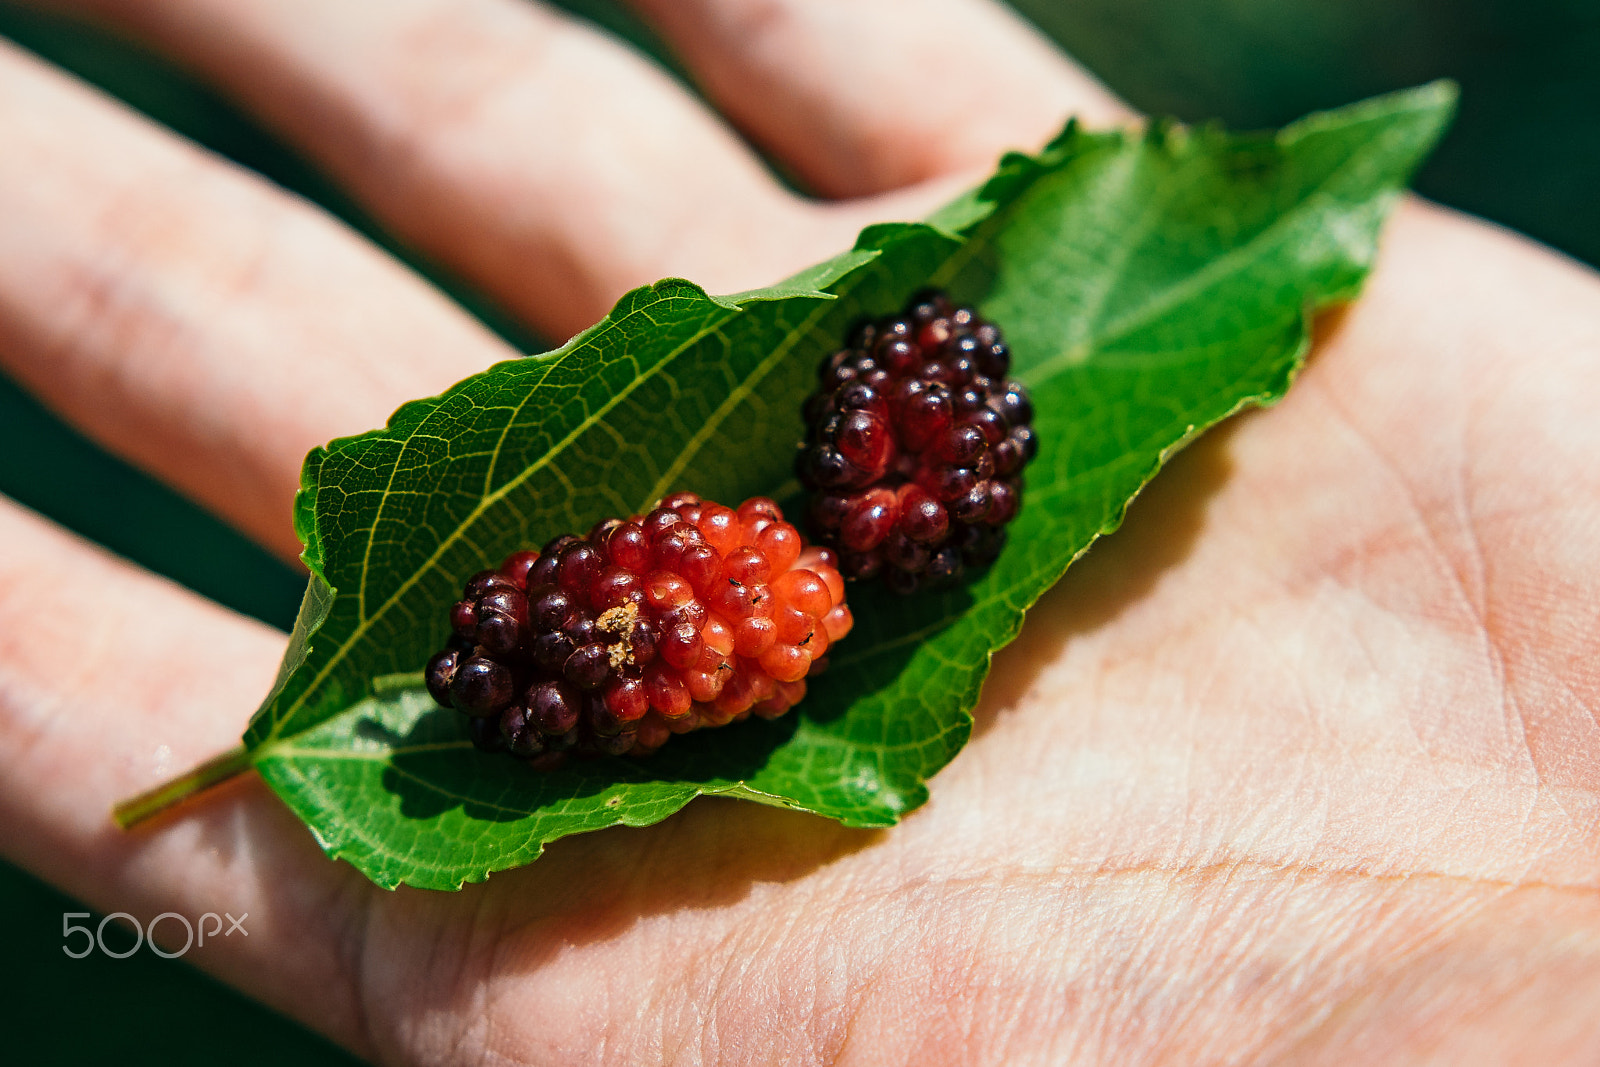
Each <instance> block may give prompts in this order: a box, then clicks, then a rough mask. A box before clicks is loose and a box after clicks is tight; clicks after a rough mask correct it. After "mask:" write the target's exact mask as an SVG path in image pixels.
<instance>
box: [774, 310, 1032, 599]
mask: <svg viewBox="0 0 1600 1067" xmlns="http://www.w3.org/2000/svg"><path fill="white" fill-rule="evenodd" d="M1010 369H1011V351H1010V349H1009V348H1008V347H1007V346H1006V343H1005V340H1004V338H1003V337H1002V336H1001V334H1000V329H999V327H997V326H995V325H994V324H993V323H990V322H986V321H984V320H983V319H981V318H979V317H978V315H977V313H976V312H974V311H973V310H972V309H971V308H967V307H956V306H954V305H953V304H952V303H951V302H950V300H949V299H948V298H947V297H946V296H945V295H944V294H943V293H939V292H925V293H921V294H919V295H918V296H916V297H914V298H913V299H912V301H911V303H910V304H909V305H908V306H907V307H906V309H905V311H904V312H903V313H902V314H900V315H897V316H890V317H888V318H884V319H880V320H878V321H876V322H870V323H867V324H866V325H864V326H862V327H861V328H860V330H859V331H858V332H857V333H856V335H855V336H854V338H853V339H852V341H851V343H850V347H848V348H845V349H842V350H841V351H838V352H835V353H834V354H833V355H831V356H829V357H828V359H827V360H825V361H824V362H823V364H822V366H821V368H820V369H819V376H820V378H821V389H820V391H818V392H817V393H816V394H814V395H813V396H812V397H811V398H810V399H809V400H807V401H806V409H805V417H806V423H807V425H808V427H809V428H810V432H809V437H808V439H807V441H806V443H805V444H804V445H802V446H801V450H800V455H799V458H798V461H797V464H796V470H797V473H798V475H799V478H800V481H801V482H802V484H804V485H805V486H806V488H808V489H810V490H812V491H813V493H814V494H815V495H814V496H813V497H812V502H811V511H810V525H811V528H812V532H813V533H814V535H815V536H816V538H817V539H818V540H819V541H821V542H823V543H825V544H827V545H830V546H832V547H834V548H836V549H837V550H838V551H839V553H840V569H841V571H842V572H843V573H844V575H845V576H846V577H849V578H862V579H868V578H874V577H877V576H878V575H880V574H881V575H882V576H883V578H884V581H885V582H886V584H887V585H888V586H889V587H890V588H891V589H893V590H895V591H896V592H900V593H910V592H913V591H915V590H916V589H918V588H919V587H922V586H924V585H938V584H946V583H949V582H953V581H955V580H956V579H958V578H960V577H961V575H962V573H963V572H964V570H965V569H966V568H968V567H983V566H987V565H988V564H990V563H992V562H993V561H994V559H995V557H996V556H998V555H999V554H1000V549H1001V547H1002V546H1003V545H1004V544H1005V526H1006V524H1007V523H1009V522H1010V521H1011V520H1012V519H1014V518H1016V515H1017V511H1018V509H1019V508H1020V507H1021V505H1022V468H1023V467H1024V466H1026V465H1027V464H1028V462H1029V461H1030V460H1032V459H1033V457H1034V455H1035V454H1036V453H1037V452H1038V440H1037V438H1036V437H1035V435H1034V431H1033V426H1032V422H1033V405H1032V403H1031V402H1030V401H1029V399H1028V394H1027V391H1026V390H1024V389H1023V387H1022V386H1021V385H1020V384H1018V383H1017V382H1015V381H1012V380H1010V379H1009V378H1007V377H1006V375H1007V373H1008V372H1009V371H1010Z"/></svg>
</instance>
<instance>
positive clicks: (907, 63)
mask: <svg viewBox="0 0 1600 1067" xmlns="http://www.w3.org/2000/svg"><path fill="white" fill-rule="evenodd" d="M631 3H632V5H633V6H634V7H636V8H638V9H639V10H640V11H641V12H642V13H643V14H645V15H646V16H647V17H648V18H649V20H650V21H651V22H652V23H653V24H654V25H655V26H656V27H657V28H658V29H659V30H660V31H661V33H662V34H663V36H664V37H665V38H666V40H667V41H668V42H669V43H670V44H671V45H672V47H673V49H674V50H675V51H676V52H677V53H678V54H679V55H681V56H682V57H683V59H684V61H685V62H686V63H687V64H688V66H689V69H690V70H691V71H692V72H693V74H694V76H695V78H696V80H697V81H698V82H699V83H700V85H701V86H703V87H704V89H705V91H706V93H707V94H708V95H709V96H710V97H711V99H712V100H713V101H715V103H716V104H717V106H718V107H719V108H720V109H721V110H722V111H723V113H724V114H726V115H727V116H728V117H729V118H731V119H732V120H733V121H734V122H735V123H736V124H738V125H739V126H740V128H742V129H744V130H746V131H747V132H748V133H749V134H750V135H751V137H753V138H754V139H755V140H756V141H757V142H758V143H760V144H762V145H765V146H767V147H768V148H769V149H770V150H772V151H773V152H774V153H776V154H777V155H778V156H780V157H781V158H783V159H784V160H786V161H787V162H788V163H789V164H790V165H791V166H792V167H794V168H795V169H796V171H798V172H799V174H800V175H801V176H802V177H804V178H805V179H806V180H807V181H809V182H811V183H812V184H813V185H814V186H815V187H816V188H817V189H819V190H820V191H822V192H824V193H826V194H828V195H830V196H862V195H865V194H871V193H878V192H881V191H883V190H886V189H898V188H901V187H902V186H908V185H913V184H915V183H918V182H923V181H926V180H928V179H931V178H935V177H938V176H941V175H945V174H958V173H961V174H964V173H966V172H969V171H976V172H978V173H979V174H980V176H981V173H982V172H983V171H986V170H987V169H988V168H990V167H992V166H993V165H994V162H995V160H996V158H997V157H998V156H999V155H1000V153H1002V152H1003V151H1005V150H1007V149H1024V150H1030V151H1031V150H1034V149H1037V148H1038V147H1040V146H1041V145H1042V144H1043V143H1044V142H1045V141H1046V140H1047V139H1048V138H1049V137H1050V136H1051V135H1052V134H1054V133H1055V132H1056V131H1057V130H1059V129H1060V128H1061V125H1062V123H1063V122H1065V121H1066V119H1067V117H1068V116H1069V115H1076V116H1078V117H1079V118H1080V119H1082V120H1083V121H1085V122H1087V123H1090V124H1092V125H1103V124H1109V123H1118V122H1126V121H1128V120H1129V119H1130V118H1131V117H1132V113H1131V112H1130V111H1129V110H1128V108H1127V107H1126V106H1124V105H1123V104H1122V103H1121V102H1120V101H1118V100H1117V99H1116V97H1114V96H1113V95H1112V94H1111V93H1110V92H1109V91H1107V90H1106V89H1105V87H1104V86H1102V85H1101V84H1100V83H1099V82H1097V81H1095V80H1094V78H1092V77H1091V76H1090V75H1088V74H1086V73H1085V72H1084V71H1083V70H1081V69H1080V68H1079V67H1077V66H1076V65H1074V64H1073V63H1072V62H1071V61H1070V60H1068V59H1067V58H1066V57H1065V56H1063V55H1062V54H1061V53H1060V51H1058V50H1057V49H1056V48H1055V47H1054V45H1052V44H1051V43H1050V42H1049V41H1048V40H1047V39H1046V38H1045V37H1044V36H1043V35H1042V34H1040V33H1039V32H1038V31H1037V30H1035V29H1034V28H1033V27H1031V26H1029V25H1028V24H1027V23H1026V22H1024V21H1023V20H1022V19H1021V18H1019V17H1018V16H1017V15H1016V14H1014V13H1013V12H1011V11H1010V10H1009V9H1007V8H1005V7H1002V6H1001V5H1000V4H997V3H992V2H990V0H631Z"/></svg>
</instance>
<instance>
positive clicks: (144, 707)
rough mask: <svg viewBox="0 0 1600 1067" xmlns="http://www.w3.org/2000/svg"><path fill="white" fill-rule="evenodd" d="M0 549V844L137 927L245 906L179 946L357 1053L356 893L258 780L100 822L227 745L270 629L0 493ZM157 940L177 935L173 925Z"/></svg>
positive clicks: (354, 879) (277, 651)
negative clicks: (173, 809) (149, 820)
mask: <svg viewBox="0 0 1600 1067" xmlns="http://www.w3.org/2000/svg"><path fill="white" fill-rule="evenodd" d="M0 543H3V544H4V545H5V546H6V551H5V552H4V553H0V632H4V633H5V634H6V635H7V639H6V641H5V642H4V643H3V644H0V852H3V853H4V854H5V856H6V857H7V858H8V859H10V860H13V861H15V862H17V863H20V864H22V865H23V866H25V867H28V868H30V869H32V870H33V871H35V872H37V873H38V874H40V875H42V876H43V877H45V878H47V879H49V880H50V881H52V882H54V883H56V884H57V885H60V886H62V887H64V888H65V889H66V890H68V891H69V892H71V893H72V894H73V895H75V896H77V897H79V898H80V899H82V900H85V901H87V902H89V903H90V904H91V905H93V906H94V907H96V908H98V909H100V910H102V911H104V912H106V913H110V912H116V911H122V912H127V913H129V914H131V915H133V916H134V917H135V918H136V919H138V920H140V921H141V922H142V923H145V924H148V923H149V921H150V920H151V919H152V918H154V917H155V916H157V915H159V914H161V913H162V912H166V911H172V912H176V913H178V914H179V915H181V916H183V917H184V918H186V919H188V920H189V921H190V923H191V924H193V923H196V922H198V921H199V919H200V917H201V916H202V915H204V914H205V913H207V912H214V913H217V914H218V915H219V916H221V915H222V914H224V913H227V914H231V915H232V916H234V917H241V916H246V915H248V918H245V919H244V925H243V929H244V931H245V934H246V935H247V936H240V935H238V934H234V935H233V936H220V935H219V936H215V937H213V938H211V939H208V940H207V941H206V942H205V944H204V945H200V946H194V947H193V950H192V951H190V952H188V953H186V955H185V958H187V959H189V960H190V961H191V962H195V963H198V964H199V965H200V966H202V967H204V968H205V969H206V970H208V971H211V972H213V973H215V974H217V975H219V976H221V977H222V978H224V979H226V980H228V981H230V982H233V983H235V984H237V985H239V986H241V987H242V988H244V989H245V990H247V991H248V992H250V993H251V994H252V995H255V996H258V997H261V998H262V999H265V1000H266V1001H267V1002H268V1003H270V1004H272V1005H274V1006H275V1007H277V1008H279V1009H281V1010H283V1011H286V1012H288V1013H290V1014H291V1015H294V1016H295V1017H297V1018H299V1019H302V1020H304V1021H306V1022H308V1023H309V1024H310V1025H312V1026H314V1027H316V1028H317V1029H319V1030H321V1031H323V1032H324V1033H327V1034H330V1035H331V1036H333V1037H334V1038H336V1039H337V1040H340V1041H342V1042H344V1043H346V1044H349V1045H352V1046H353V1047H355V1048H356V1049H357V1050H358V1051H359V1050H361V1040H362V1031H361V1025H360V1022H359V1019H360V1009H359V1006H358V1005H356V1004H355V1003H354V1002H353V1001H352V999H351V997H350V996H349V991H350V989H351V988H352V986H353V983H352V982H351V981H350V969H351V967H352V966H353V965H354V964H353V962H352V961H353V960H354V959H355V958H356V956H355V948H354V946H353V944H352V941H351V934H352V931H354V930H357V929H358V927H357V926H356V924H355V918H356V917H357V916H359V915H360V913H361V909H362V908H363V907H364V906H365V904H364V901H365V899H366V896H367V895H368V893H369V890H370V888H371V887H370V886H369V885H368V884H367V883H365V882H364V881H362V880H361V879H360V876H359V875H356V873H355V872H354V871H353V870H351V869H349V868H347V867H344V866H343V865H336V864H333V863H330V862H328V861H327V860H326V859H325V858H323V857H322V855H321V854H320V852H319V851H318V850H317V848H316V845H315V844H314V843H313V841H312V840H311V837H310V835H309V834H307V833H306V832H305V830H304V828H303V827H301V826H299V825H298V824H297V823H296V822H295V820H294V818H293V816H291V815H290V814H289V812H288V811H287V810H286V809H285V808H284V807H283V806H282V805H281V804H280V803H278V802H277V801H276V800H275V799H273V798H272V797H271V796H270V795H269V794H268V793H267V791H266V789H265V787H264V786H263V785H262V784H261V782H260V780H259V779H256V778H254V777H253V776H252V777H251V778H249V779H246V780H241V781H239V782H237V783H232V784H230V785H228V786H224V787H222V788H221V789H219V790H217V791H216V792H215V793H213V794H211V795H208V797H207V799H206V802H205V803H204V804H200V805H195V806H193V807H192V808H191V809H189V810H188V811H187V812H186V813H185V814H184V816H183V817H182V818H178V819H171V820H168V821H167V822H166V823H165V824H163V825H159V826H157V827H155V828H152V829H150V830H147V831H141V832H139V833H135V834H128V833H123V832H122V831H120V830H118V829H117V828H116V827H115V826H114V825H113V824H112V822H111V819H110V810H111V805H112V804H113V803H114V802H115V801H117V800H120V799H123V798H124V797H127V796H129V795H131V794H132V793H136V792H140V791H143V790H145V789H148V788H150V787H152V786H154V785H155V784H157V783H158V782H160V781H162V780H164V779H166V778H168V777H171V776H172V775H173V774H175V773H178V772H181V771H183V770H184V769H186V768H187V767H189V766H191V765H193V764H195V763H197V762H199V761H200V760H202V759H205V758H208V757H210V756H212V755H214V754H215V753H217V752H219V751H222V750H226V749H228V748H231V747H232V746H233V745H234V744H236V743H237V741H238V738H239V734H240V732H241V731H242V729H243V726H244V723H245V720H246V719H247V718H248V717H249V715H250V712H251V710H252V708H253V706H254V704H255V702H256V700H257V699H258V698H259V696H260V695H261V694H263V693H265V692H266V691H267V688H268V687H269V686H270V685H271V684H272V679H273V675H274V672H275V670H276V666H277V662H278V658H279V657H280V656H281V654H282V652H283V645H284V637H283V635H282V634H281V633H278V632H277V631H275V630H272V629H271V628H269V627H266V626H263V625H261V624H259V623H257V622H254V621H252V620H249V619H247V618H244V617H242V616H239V615H235V614H233V613H232V612H229V611H225V610H223V609H222V608H219V607H217V606H216V605H214V604H211V603H209V602H206V601H204V600H201V599H200V598H198V597H196V596H194V595H193V594H190V593H188V592H186V591H184V590H182V589H180V588H178V587H176V586H173V585H171V584H170V583H167V582H165V581H162V580H161V579H158V578H155V577H153V576H151V575H149V574H146V573H144V572H141V571H139V570H138V569H137V568H134V567H132V566H131V565H129V564H127V563H125V562H122V561H120V560H117V559H115V558H113V557H111V556H109V555H107V554H105V553H104V552H101V551H99V550H97V549H94V548H92V547H90V546H88V545H86V544H84V543H83V542H80V541H78V540H77V539H76V538H73V537H72V536H70V535H68V534H65V533H63V532H62V531H61V530H59V529H57V528H55V527H53V526H51V525H49V524H48V523H46V522H44V521H42V520H41V519H39V518H37V517H36V516H33V515H31V514H29V513H27V512H24V511H23V510H22V509H20V508H18V507H17V506H15V505H14V504H12V503H10V502H9V501H6V500H4V499H3V498H0ZM224 929H226V927H224ZM161 932H162V933H163V934H164V935H165V937H166V938H168V939H170V941H178V942H180V943H181V940H182V938H183V936H184V935H183V933H182V931H181V923H179V922H178V921H176V920H168V921H166V922H164V923H163V924H162V925H161ZM170 941H169V943H168V944H167V946H166V947H167V948H168V949H169V950H170V951H176V950H177V947H178V946H177V945H175V944H171V943H170ZM74 947H77V946H76V943H75V942H74Z"/></svg>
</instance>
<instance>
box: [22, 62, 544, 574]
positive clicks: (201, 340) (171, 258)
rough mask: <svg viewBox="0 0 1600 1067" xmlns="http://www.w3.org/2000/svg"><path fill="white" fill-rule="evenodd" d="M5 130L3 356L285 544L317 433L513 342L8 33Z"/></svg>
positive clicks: (55, 400) (364, 416)
mask: <svg viewBox="0 0 1600 1067" xmlns="http://www.w3.org/2000/svg"><path fill="white" fill-rule="evenodd" d="M0 136H3V137H4V139H5V145H6V148H5V151H4V152H0V214H3V216H4V218H5V225H3V226H0V366H3V367H4V368H5V370H6V371H7V372H8V373H9V374H11V375H13V376H14V377H15V378H16V379H17V380H18V381H20V382H21V383H22V384H23V385H25V386H26V387H27V388H28V389H30V390H31V391H33V392H34V393H35V394H36V395H38V396H39V397H40V398H42V399H43V400H44V401H45V402H46V403H47V404H49V405H50V406H51V407H53V408H54V409H55V410H56V411H57V412H59V413H61V414H62V415H63V416H64V417H66V418H67V419H68V420H70V421H72V422H73V423H75V424H76V425H77V426H78V427H80V428H81V429H82V430H84V431H85V432H86V433H88V434H89V435H90V436H91V437H93V438H95V439H96V440H97V441H99V442H100V443H101V444H103V445H104V446H106V447H107V448H109V449H111V450H112V451H114V452H117V453H119V454H121V455H123V456H125V457H127V458H129V459H131V460H132V461H133V462H135V463H137V464H138V465H140V466H142V467H144V468H145V469H147V470H149V471H151V472H152V473H154V474H155V475H157V476H158V477H160V478H162V479H163V480H165V481H167V482H169V483H171V484H173V485H175V486H176V487H178V488H179V489H181V490H183V491H184V492H186V493H188V494H189V495H190V496H192V497H194V498H195V499H197V500H199V501H200V502H202V503H204V504H205V505H206V506H208V507H210V508H211V509H212V510H214V511H216V512H217V513H218V514H220V515H222V516H224V517H225V518H226V519H228V520H229V521H230V522H232V523H233V524H234V525H236V526H238V527H239V528H240V529H242V530H244V531H245V532H246V533H248V534H250V535H251V536H253V537H255V538H257V539H258V540H260V541H262V542H264V543H266V544H268V545H269V546H271V547H273V548H274V549H276V550H278V551H279V552H280V553H282V554H284V555H286V556H293V555H294V554H295V553H297V552H298V551H299V544H298V542H297V541H296V539H295V536H294V532H293V530H292V529H291V528H290V521H289V516H290V507H291V503H292V500H293V495H294V492H295V490H296V488H297V486H298V472H299V468H300V461H301V458H302V457H303V456H304V455H305V453H306V451H307V450H308V449H310V448H311V447H313V446H315V445H318V444H322V443H324V442H326V441H327V440H328V439H329V438H331V437H334V436H338V435H342V434H348V433H356V432H360V431H362V430H365V429H368V428H370V427H371V426H374V425H379V424H381V423H382V422H383V420H384V419H385V418H386V417H387V416H388V415H389V413H390V412H391V411H393V410H394V408H395V407H397V406H398V405H399V404H400V403H401V402H403V401H405V400H407V399H410V398H411V397H414V396H419V395H426V394H429V393H434V392H438V391H440V390H441V389H443V388H444V387H446V386H448V385H449V384H450V383H452V382H454V381H456V380H458V379H459V378H462V377H464V376H466V375H467V374H469V373H472V372H473V371H476V370H479V369H482V368H483V367H484V366H486V365H488V364H489V363H491V362H494V361H495V360H497V359H505V358H509V357H510V356H512V355H514V353H513V352H512V351H511V350H509V349H508V348H506V347H505V346H504V345H503V344H501V343H500V342H499V341H498V340H496V339H495V338H494V337H493V336H492V335H490V334H489V333H488V332H487V331H486V330H484V329H483V328H482V327H480V326H478V325H477V324H476V323H474V322H473V321H472V320H471V319H470V318H469V317H468V316H466V314H465V313H463V312H461V311H459V310H458V309H457V308H456V307H455V306H454V305H452V304H450V303H449V302H448V301H447V300H445V299H444V298H443V297H442V296H440V295H439V294H438V293H437V292H435V291H434V290H433V289H431V288H430V287H428V286H427V285H426V284H424V283H423V282H421V281H420V280H419V279H417V278H416V277H414V276H412V275H410V274H409V273H407V272H406V271H405V270H404V269H403V268H401V267H399V266H398V265H396V264H395V263H394V262H393V261H391V260H390V259H388V258H387V257H386V256H384V255H383V254H381V253H380V252H378V251H377V250H375V249H374V248H372V247H371V246H370V245H368V244H367V243H366V242H365V241H363V240H362V239H361V238H359V237H357V236H355V235H353V234H351V233H350V232H348V231H347V230H345V229H343V228H342V227H340V226H339V225H338V224H336V223H334V222H332V221H331V220H329V219H328V218H327V217H325V216H323V215H322V214H321V213H320V212H318V211H316V210H315V209H313V208H311V207H309V206H308V205H306V204H305V203H303V202H301V201H299V200H297V199H295V198H292V197H290V196H287V195H285V194H283V193H282V192H280V191H278V190H276V189H274V188H273V187H271V186H269V185H267V184H266V183H265V182H263V181H261V180H260V179H257V178H254V177H251V176H248V175H246V174H245V173H243V172H241V171H239V170H238V169H237V168H234V167H231V166H229V165H227V164H224V163H222V162H220V161H218V160H216V159H214V158H212V157H209V156H208V155H206V154H205V153H203V152H201V151H199V150H197V149H196V148H194V147H193V146H191V145H188V144H186V143H184V142H181V141H179V140H177V139H176V138H174V137H172V136H170V135H168V134H166V133H163V132H162V131H160V130H158V129H157V128H155V127H154V126H153V125H151V124H150V123H148V122H146V121H144V120H143V119H140V118H138V117H137V116H134V115H132V114H130V113H128V112H127V111H126V110H125V109H123V108H122V107H120V106H118V105H115V104H113V103H111V102H109V101H107V100H105V99H104V98H102V97H99V96H98V95H97V94H95V93H93V92H92V91H90V90H88V89H86V88H84V87H82V86H80V85H78V84H76V83H74V82H72V81H70V80H69V79H67V78H64V77H62V76H60V75H59V74H57V73H55V72H53V71H51V70H50V69H48V68H47V67H45V66H44V65H43V64H41V63H39V62H37V61H36V60H34V59H33V58H31V57H29V56H27V55H25V54H24V53H22V52H20V51H18V50H17V49H14V48H12V47H10V46H7V45H5V44H3V43H0ZM108 161H114V165H109V166H108Z"/></svg>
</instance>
